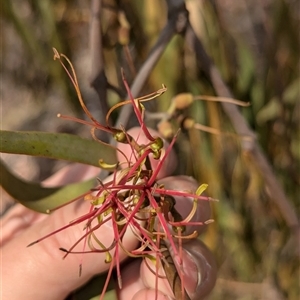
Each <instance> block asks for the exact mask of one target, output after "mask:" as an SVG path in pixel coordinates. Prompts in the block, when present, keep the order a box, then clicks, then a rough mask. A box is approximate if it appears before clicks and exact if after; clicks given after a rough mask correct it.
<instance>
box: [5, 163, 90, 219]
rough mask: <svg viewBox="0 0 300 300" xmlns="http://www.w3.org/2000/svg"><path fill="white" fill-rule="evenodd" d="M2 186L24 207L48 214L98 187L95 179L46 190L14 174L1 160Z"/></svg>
mask: <svg viewBox="0 0 300 300" xmlns="http://www.w3.org/2000/svg"><path fill="white" fill-rule="evenodd" d="M0 185H1V186H2V187H3V188H4V190H6V191H7V193H8V194H10V195H11V196H12V197H13V198H14V199H16V200H17V201H18V202H20V203H21V204H23V205H24V206H26V207H28V208H30V209H32V210H35V211H37V212H41V213H47V211H48V210H52V209H54V208H56V207H58V206H60V205H63V204H65V203H67V202H69V201H71V200H73V199H74V198H76V197H78V196H79V195H81V194H83V193H85V192H87V191H89V190H90V189H91V188H92V187H94V186H95V185H96V180H95V179H90V180H87V181H83V182H79V183H72V184H68V185H65V186H62V187H56V188H45V187H43V186H42V185H40V184H38V183H33V182H26V181H24V180H22V179H20V178H18V177H17V176H15V175H14V174H12V173H11V172H10V171H9V169H8V168H7V167H6V166H5V165H4V163H3V162H2V161H1V160H0Z"/></svg>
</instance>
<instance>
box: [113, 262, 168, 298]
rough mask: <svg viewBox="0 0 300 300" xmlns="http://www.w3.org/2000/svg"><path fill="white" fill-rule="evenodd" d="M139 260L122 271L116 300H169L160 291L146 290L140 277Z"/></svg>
mask: <svg viewBox="0 0 300 300" xmlns="http://www.w3.org/2000/svg"><path fill="white" fill-rule="evenodd" d="M141 262H142V260H141V259H135V260H134V261H132V262H130V264H128V265H127V266H125V267H124V268H123V270H122V281H123V287H122V289H118V291H117V294H118V300H129V299H131V300H153V299H157V300H169V299H170V298H169V297H168V296H166V295H164V294H163V293H161V292H160V291H155V290H153V289H149V288H146V287H145V285H144V283H143V281H142V279H141V276H140V268H141Z"/></svg>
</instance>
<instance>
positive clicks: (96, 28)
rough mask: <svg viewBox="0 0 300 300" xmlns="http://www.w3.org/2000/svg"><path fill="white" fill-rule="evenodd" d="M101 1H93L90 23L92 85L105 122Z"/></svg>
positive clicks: (105, 80)
mask: <svg viewBox="0 0 300 300" xmlns="http://www.w3.org/2000/svg"><path fill="white" fill-rule="evenodd" d="M101 2H102V1H101V0H92V1H91V23H90V49H91V79H90V84H91V86H92V87H93V88H94V89H95V91H96V92H97V94H98V96H99V99H100V105H101V115H100V116H99V118H100V121H104V120H105V115H106V113H107V111H108V105H107V91H106V89H107V78H106V76H105V72H104V59H103V49H102V32H101V23H100V15H101V8H102V3H101Z"/></svg>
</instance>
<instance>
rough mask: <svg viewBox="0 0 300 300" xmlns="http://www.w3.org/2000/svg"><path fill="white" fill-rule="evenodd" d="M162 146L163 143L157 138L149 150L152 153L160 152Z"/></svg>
mask: <svg viewBox="0 0 300 300" xmlns="http://www.w3.org/2000/svg"><path fill="white" fill-rule="evenodd" d="M163 146H164V141H163V140H162V139H161V138H160V137H157V138H156V139H155V141H154V142H153V143H151V145H150V148H151V149H152V150H153V152H158V151H160V150H161V149H162V148H163Z"/></svg>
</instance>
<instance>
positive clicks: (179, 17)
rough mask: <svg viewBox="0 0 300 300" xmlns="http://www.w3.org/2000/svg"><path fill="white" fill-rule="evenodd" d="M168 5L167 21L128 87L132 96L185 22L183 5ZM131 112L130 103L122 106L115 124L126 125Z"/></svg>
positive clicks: (117, 125)
mask: <svg viewBox="0 0 300 300" xmlns="http://www.w3.org/2000/svg"><path fill="white" fill-rule="evenodd" d="M170 7H171V9H170V10H169V19H168V23H167V25H166V26H165V27H164V29H163V30H162V31H161V33H160V36H159V38H158V40H157V42H156V44H155V45H154V46H153V48H152V50H151V52H150V53H149V56H148V58H147V59H146V61H145V63H144V64H143V65H142V67H141V68H140V70H139V72H138V74H137V76H136V78H135V80H134V81H133V83H132V86H131V87H130V90H131V93H132V95H133V97H137V96H138V94H139V93H140V91H141V89H142V88H143V86H144V84H145V82H146V80H147V79H148V77H149V74H150V73H151V71H152V70H153V68H154V66H155V65H156V63H157V61H158V60H159V58H160V57H161V55H162V53H163V52H164V50H165V49H166V47H167V45H168V44H169V42H170V40H171V38H172V37H173V35H174V34H175V33H177V32H180V31H181V30H184V28H185V26H186V24H187V11H186V9H185V6H184V5H180V6H176V7H175V8H174V6H170ZM131 112H132V107H131V106H130V105H126V106H123V108H122V110H121V112H120V114H119V117H118V119H117V121H116V124H115V126H116V127H119V126H120V125H122V126H123V127H126V125H127V123H128V120H129V119H130V114H131Z"/></svg>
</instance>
